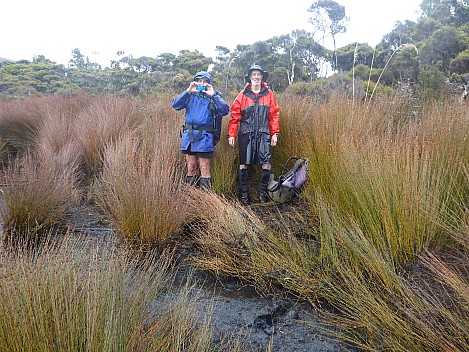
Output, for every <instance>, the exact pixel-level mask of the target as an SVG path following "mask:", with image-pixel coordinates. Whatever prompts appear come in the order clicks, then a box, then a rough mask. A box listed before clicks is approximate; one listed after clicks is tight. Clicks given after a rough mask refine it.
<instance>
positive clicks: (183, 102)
mask: <svg viewBox="0 0 469 352" xmlns="http://www.w3.org/2000/svg"><path fill="white" fill-rule="evenodd" d="M190 98H191V95H190V93H189V92H187V91H184V92H182V93H181V94H179V95H178V96H177V97H176V98H174V99H173V102H172V103H171V106H172V107H173V108H174V109H176V110H181V109H184V108H185V107H187V104H188V103H189V100H190Z"/></svg>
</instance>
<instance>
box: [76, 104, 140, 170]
mask: <svg viewBox="0 0 469 352" xmlns="http://www.w3.org/2000/svg"><path fill="white" fill-rule="evenodd" d="M140 123H141V115H140V113H139V111H138V109H137V105H136V102H135V101H134V100H132V99H130V98H124V97H117V96H100V97H99V98H97V99H95V100H93V101H92V102H91V104H89V105H88V106H86V108H85V109H83V110H82V111H81V112H80V113H79V115H78V117H77V120H76V121H75V125H74V128H73V130H74V131H73V134H74V136H75V138H77V140H78V141H79V144H80V145H81V147H82V149H83V156H84V160H85V163H86V166H87V168H88V172H89V173H90V174H91V175H96V174H97V173H98V172H99V171H100V169H101V167H102V156H103V153H104V149H105V148H106V146H107V145H108V144H109V143H113V142H116V141H118V140H119V139H120V137H121V136H122V135H123V134H124V133H127V132H130V131H133V130H135V129H136V128H137V127H138V126H139V124H140Z"/></svg>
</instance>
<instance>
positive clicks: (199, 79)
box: [196, 78, 208, 86]
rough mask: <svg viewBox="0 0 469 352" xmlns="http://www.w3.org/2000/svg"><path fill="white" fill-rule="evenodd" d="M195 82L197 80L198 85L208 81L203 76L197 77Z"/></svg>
mask: <svg viewBox="0 0 469 352" xmlns="http://www.w3.org/2000/svg"><path fill="white" fill-rule="evenodd" d="M196 82H197V85H199V86H206V85H207V83H208V82H207V81H206V80H205V78H198V79H197V81H196Z"/></svg>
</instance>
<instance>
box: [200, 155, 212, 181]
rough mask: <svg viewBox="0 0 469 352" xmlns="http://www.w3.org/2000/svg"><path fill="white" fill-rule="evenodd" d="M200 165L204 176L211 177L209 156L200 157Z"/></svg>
mask: <svg viewBox="0 0 469 352" xmlns="http://www.w3.org/2000/svg"><path fill="white" fill-rule="evenodd" d="M199 167H200V173H201V174H202V175H204V177H205V176H206V177H209V175H210V159H207V158H200V159H199Z"/></svg>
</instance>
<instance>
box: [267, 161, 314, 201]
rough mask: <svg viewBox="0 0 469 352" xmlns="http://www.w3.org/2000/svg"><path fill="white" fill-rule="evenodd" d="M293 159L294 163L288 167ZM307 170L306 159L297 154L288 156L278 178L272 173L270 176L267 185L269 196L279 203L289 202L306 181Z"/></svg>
mask: <svg viewBox="0 0 469 352" xmlns="http://www.w3.org/2000/svg"><path fill="white" fill-rule="evenodd" d="M293 160H295V163H294V164H293V166H291V167H290V168H289V169H288V166H289V164H291V162H292V161H293ZM307 170H308V159H306V158H302V157H299V156H292V157H290V158H288V160H287V161H286V162H285V165H284V166H283V168H282V173H281V174H280V176H279V177H278V179H277V180H275V176H274V175H273V174H272V175H271V176H270V183H269V185H268V186H267V192H268V194H269V197H270V198H272V199H273V200H274V201H276V202H279V203H285V202H289V201H290V200H291V199H292V198H294V197H296V196H297V195H298V194H299V192H300V191H301V189H302V187H303V185H304V183H305V182H306V177H307Z"/></svg>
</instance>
